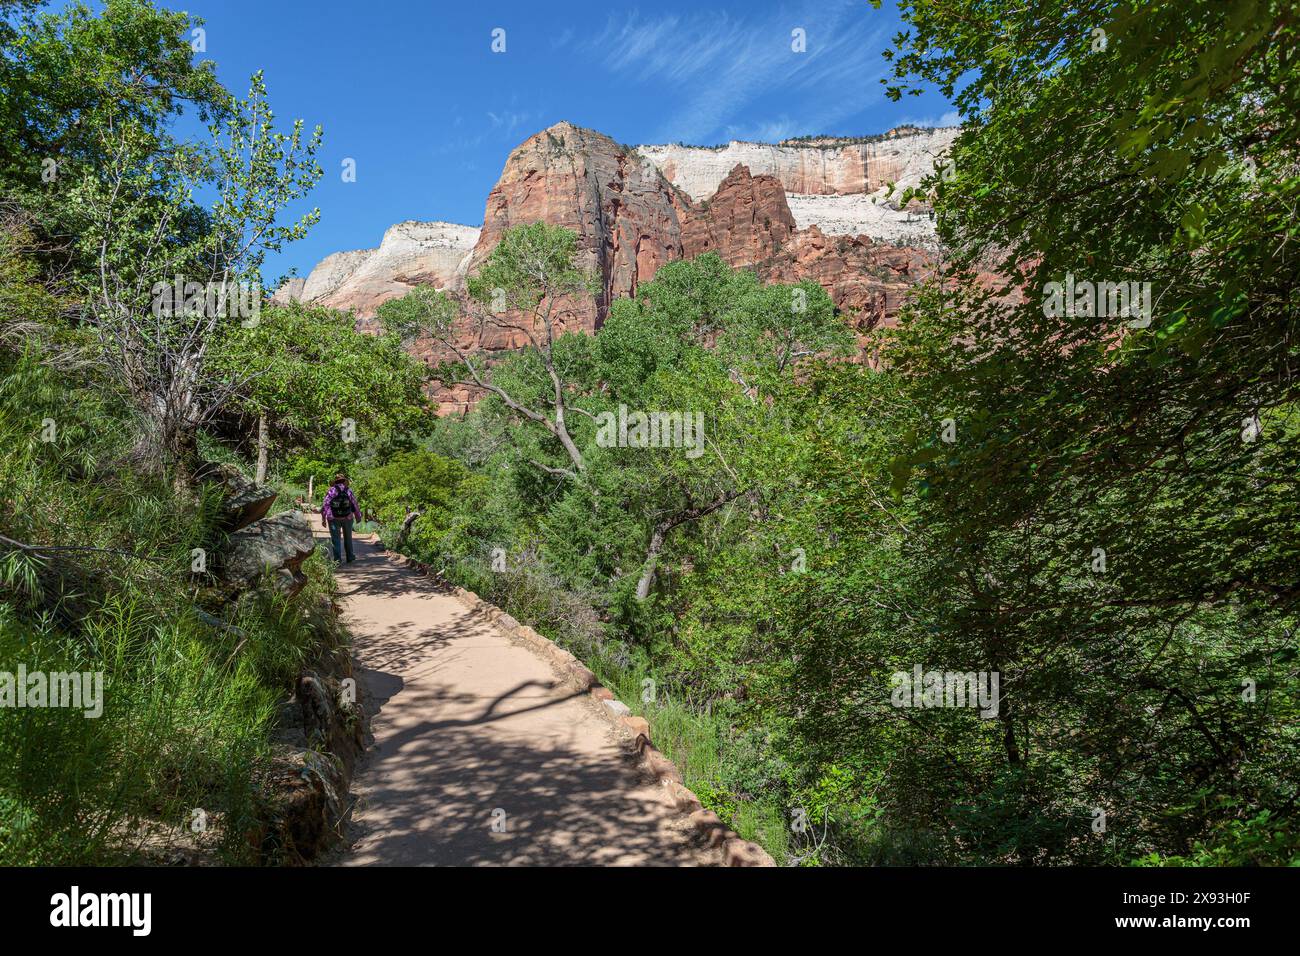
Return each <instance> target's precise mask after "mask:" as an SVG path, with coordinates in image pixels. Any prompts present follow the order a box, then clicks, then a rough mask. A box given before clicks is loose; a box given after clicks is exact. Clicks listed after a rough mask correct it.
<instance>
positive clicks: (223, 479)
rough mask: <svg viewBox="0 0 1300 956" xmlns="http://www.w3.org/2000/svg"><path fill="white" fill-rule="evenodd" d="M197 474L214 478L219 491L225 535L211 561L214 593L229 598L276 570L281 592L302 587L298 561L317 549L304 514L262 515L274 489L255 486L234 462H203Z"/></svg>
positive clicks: (300, 564) (204, 478)
mask: <svg viewBox="0 0 1300 956" xmlns="http://www.w3.org/2000/svg"><path fill="white" fill-rule="evenodd" d="M199 478H200V479H203V480H207V481H213V482H216V483H217V484H219V485H220V486H221V488H222V492H223V497H222V502H221V516H220V524H221V527H222V530H224V531H225V532H226V533H227V534H228V535H229V540H228V541H227V543H226V546H225V548H224V549H223V550H222V552H221V553H220V554H218V555H215V560H214V562H213V564H214V566H213V568H212V571H213V573H214V575H215V580H216V582H217V584H218V587H217V592H216V593H218V594H219V595H220V596H221V598H222V599H224V600H229V599H230V598H231V597H233V596H234V595H237V594H238V593H239V592H240V591H243V590H246V589H248V588H250V587H254V586H255V585H256V584H257V582H258V581H259V580H260V579H261V577H262V575H263V574H264V573H265V572H267V571H272V572H274V573H275V583H276V586H277V587H279V588H280V589H281V590H282V591H284V592H285V593H286V594H288V595H290V596H292V595H294V594H297V593H298V592H299V591H301V590H302V588H303V585H305V584H306V583H307V579H306V577H304V576H303V573H302V570H301V568H302V563H303V562H304V561H306V560H307V559H308V558H309V557H311V555H312V552H313V551H315V549H316V541H315V539H314V538H313V537H312V534H311V524H310V523H309V522H308V520H307V516H306V515H305V514H303V513H302V512H301V511H286V512H283V513H281V514H278V515H272V516H270V517H267V513H268V512H269V511H270V510H271V505H272V504H274V503H275V499H276V492H274V491H271V490H270V489H268V488H263V487H259V486H258V485H255V484H254V483H253V482H251V481H249V480H248V479H247V478H245V477H244V476H243V475H242V474H241V473H240V472H239V469H238V468H236V467H234V466H233V465H214V464H206V465H204V466H203V467H202V468H200V470H199Z"/></svg>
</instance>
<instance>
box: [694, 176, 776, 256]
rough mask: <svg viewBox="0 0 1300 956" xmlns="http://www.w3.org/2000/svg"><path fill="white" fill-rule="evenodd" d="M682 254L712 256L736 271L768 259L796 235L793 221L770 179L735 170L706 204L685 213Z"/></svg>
mask: <svg viewBox="0 0 1300 956" xmlns="http://www.w3.org/2000/svg"><path fill="white" fill-rule="evenodd" d="M683 219H684V220H685V221H684V224H683V225H682V253H683V255H684V256H685V257H686V258H687V259H694V258H695V257H696V256H698V255H702V254H704V253H706V252H716V253H717V254H718V255H720V256H721V257H722V258H723V259H725V260H726V261H727V263H728V264H730V265H732V266H734V267H737V268H740V267H744V266H751V265H754V264H755V263H758V262H761V261H763V260H764V259H769V258H771V257H772V256H775V255H776V254H777V253H778V252H780V251H781V248H782V247H783V246H785V245H786V244H787V243H788V242H789V241H790V237H791V236H792V235H793V234H794V231H795V224H794V216H792V215H791V214H790V206H789V204H787V203H786V201H785V190H783V189H782V188H781V183H780V182H778V181H777V179H776V177H774V176H752V175H750V171H749V169H748V167H745V166H737V167H736V168H735V169H733V170H732V171H731V172H730V173H729V174H728V175H727V178H726V179H724V180H722V182H721V183H720V184H719V185H718V189H717V191H716V192H715V193H714V194H713V196H712V197H711V198H710V199H709V201H708V202H706V203H701V204H699V205H698V206H691V207H688V208H687V209H685V210H684V215H683Z"/></svg>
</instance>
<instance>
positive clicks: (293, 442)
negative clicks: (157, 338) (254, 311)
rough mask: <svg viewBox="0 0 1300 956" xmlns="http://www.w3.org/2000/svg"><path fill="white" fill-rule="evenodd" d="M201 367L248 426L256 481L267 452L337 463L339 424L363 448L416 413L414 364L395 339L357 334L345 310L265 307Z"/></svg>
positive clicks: (419, 404)
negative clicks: (222, 385)
mask: <svg viewBox="0 0 1300 956" xmlns="http://www.w3.org/2000/svg"><path fill="white" fill-rule="evenodd" d="M209 361H210V366H211V372H212V374H213V376H214V377H216V378H218V379H220V380H221V381H223V382H227V383H229V384H230V386H231V387H232V388H233V389H234V392H233V394H232V397H231V400H230V402H229V405H230V406H232V410H235V411H238V412H240V413H241V414H242V415H244V416H247V419H249V420H251V421H252V422H253V427H254V428H255V439H254V446H255V447H256V449H257V465H256V471H255V474H254V480H255V481H257V483H259V484H261V483H262V482H263V481H265V480H266V474H267V469H268V467H269V465H270V459H271V455H272V453H273V452H274V451H277V450H278V451H280V452H284V451H289V450H297V449H306V448H312V449H315V450H316V451H317V452H318V453H319V454H320V455H321V456H325V457H330V456H337V454H338V453H339V450H340V449H341V447H342V446H343V445H344V444H345V439H344V437H343V432H344V425H345V423H349V422H350V423H351V425H352V426H353V428H354V430H355V433H356V434H355V435H354V436H353V437H355V438H356V440H357V441H358V442H359V443H360V444H362V445H366V444H370V443H371V441H372V440H373V439H376V438H377V437H378V436H381V435H384V434H387V433H389V432H391V431H393V430H401V429H405V428H409V427H410V426H412V425H414V424H415V422H416V421H417V420H418V419H419V418H421V417H422V416H423V415H424V414H426V411H425V404H426V403H425V400H424V398H423V396H422V395H421V392H420V385H421V383H422V381H423V373H424V368H423V366H422V365H421V364H420V363H419V361H418V360H417V359H415V358H414V357H412V356H411V355H409V354H408V353H407V352H405V351H404V350H403V348H402V343H401V341H400V340H399V339H398V338H397V337H396V336H394V335H372V334H369V333H366V332H361V331H358V329H357V327H356V320H355V319H354V318H353V316H352V314H351V313H345V312H337V311H334V310H332V309H325V308H321V307H315V306H310V305H304V304H302V303H298V302H291V303H288V304H286V305H283V306H276V307H272V308H268V309H266V310H264V311H263V312H262V314H261V316H260V320H259V321H258V322H257V323H256V324H255V325H252V326H249V327H244V326H243V325H237V326H236V327H234V328H232V329H230V330H229V331H228V332H227V333H226V334H225V335H223V336H221V337H220V338H219V340H218V341H217V342H216V344H215V346H214V348H213V351H212V352H211V354H210V356H209Z"/></svg>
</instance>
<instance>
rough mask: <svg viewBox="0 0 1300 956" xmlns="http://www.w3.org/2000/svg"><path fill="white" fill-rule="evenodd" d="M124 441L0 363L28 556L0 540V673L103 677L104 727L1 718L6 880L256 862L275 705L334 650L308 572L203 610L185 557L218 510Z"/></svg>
mask: <svg viewBox="0 0 1300 956" xmlns="http://www.w3.org/2000/svg"><path fill="white" fill-rule="evenodd" d="M51 421H52V422H53V423H54V426H55V429H54V433H53V434H54V436H55V437H54V440H53V441H46V440H42V438H43V436H42V431H43V427H44V425H48V423H49V422H51ZM49 434H50V433H49V431H48V429H46V430H45V434H44V437H48V436H49ZM132 442H133V421H132V417H131V414H130V413H129V412H128V411H126V410H125V408H124V407H122V406H119V405H117V404H116V403H115V402H114V401H113V400H112V398H111V397H109V395H108V393H107V392H106V391H105V390H104V389H102V388H99V387H95V386H94V385H93V384H88V383H82V382H77V383H73V382H67V381H61V380H60V379H59V378H58V377H57V376H56V375H55V374H54V373H52V372H50V371H49V370H48V369H47V368H45V367H43V366H41V365H40V364H39V363H38V362H36V361H35V360H34V359H32V358H30V357H14V356H7V357H6V356H5V355H4V354H3V353H0V489H3V490H2V491H0V494H3V496H4V498H5V499H6V500H5V501H3V502H0V534H3V535H4V536H5V537H6V538H8V539H10V541H11V542H23V543H25V544H28V545H32V546H34V547H33V548H27V549H24V548H20V547H18V546H17V545H15V544H12V543H10V544H3V543H0V585H3V586H4V590H3V592H0V672H8V673H16V672H17V671H18V669H19V666H20V665H21V666H23V667H25V668H26V670H27V671H28V672H32V671H46V672H49V671H58V672H72V671H76V672H102V673H103V674H104V679H105V688H104V708H103V713H102V715H100V716H98V717H86V716H84V714H83V712H82V711H81V710H74V709H69V708H53V707H43V708H22V709H20V708H16V707H0V864H5V865H26V864H44V865H64V864H104V863H110V864H111V863H129V862H133V861H141V860H156V859H159V858H160V856H161V855H162V854H163V853H165V852H167V851H168V850H169V849H170V848H173V847H193V846H196V845H197V846H201V847H203V848H204V849H205V850H206V851H208V852H211V853H214V854H215V855H216V858H217V859H219V860H224V861H227V862H250V861H252V860H253V859H254V850H253V847H252V845H251V843H250V834H251V833H253V832H254V831H255V830H256V828H257V824H258V822H259V819H260V818H261V816H262V815H264V812H265V809H266V805H267V799H268V796H269V795H268V794H267V793H265V792H264V791H263V784H262V782H261V781H262V780H263V779H264V776H265V775H264V773H263V771H264V770H265V769H266V768H267V766H268V761H269V759H270V743H269V740H270V737H271V729H272V725H273V721H274V717H275V713H276V710H277V707H278V706H279V705H280V704H281V703H282V702H283V701H284V700H286V699H287V697H288V695H289V694H290V693H291V692H292V687H293V683H294V680H295V678H296V676H297V674H298V673H299V670H300V668H301V667H302V665H303V664H304V663H305V662H306V661H307V660H309V659H310V658H311V657H312V656H313V655H315V654H317V653H319V652H320V651H321V650H322V649H328V648H329V647H331V646H333V645H335V644H337V643H339V642H340V641H341V640H342V638H341V635H340V634H339V632H338V630H337V627H336V625H335V624H334V622H333V617H332V615H331V614H330V613H329V610H328V601H324V602H322V601H321V598H323V597H326V596H328V595H329V593H330V591H331V589H332V587H333V582H332V579H331V578H330V573H329V571H328V569H327V568H326V566H325V562H324V561H322V560H321V559H320V558H317V557H313V558H312V559H311V560H309V561H308V562H307V564H306V565H305V570H306V571H307V574H308V579H309V584H308V586H307V588H306V590H305V591H304V593H303V594H302V595H300V596H299V597H298V598H297V599H295V600H292V601H290V600H287V599H285V598H284V597H283V596H281V595H279V594H276V593H274V592H273V591H271V590H268V589H264V590H260V591H255V592H249V593H247V594H245V595H243V596H242V597H241V598H239V599H238V600H237V601H235V602H234V603H231V604H226V605H220V604H218V603H214V601H213V599H211V598H210V597H208V596H206V595H207V594H208V592H206V591H205V589H204V583H205V582H204V579H203V578H202V577H200V576H196V575H194V574H192V573H191V550H192V549H194V548H204V549H207V550H208V551H209V552H211V551H213V550H214V549H216V548H219V547H220V545H221V542H222V533H221V531H220V530H219V528H218V526H217V522H216V516H217V508H218V497H217V495H216V493H215V492H212V491H206V492H198V493H194V492H189V491H181V492H177V491H176V490H175V489H174V488H173V486H172V484H171V483H170V482H169V481H168V480H167V479H166V478H165V477H163V476H158V477H150V476H148V475H145V474H141V473H139V472H138V471H137V470H136V469H135V468H134V467H133V466H132V459H131V448H132ZM60 549H62V550H60ZM205 603H206V604H207V606H206V607H205V608H204V609H205V610H206V611H207V613H208V614H212V615H214V616H216V617H219V618H221V619H223V620H224V621H225V622H226V624H227V625H229V626H212V625H211V623H210V619H208V622H205V620H204V619H203V618H202V617H201V616H200V614H199V613H198V612H197V606H199V605H204V604H205ZM198 821H201V822H202V823H203V824H204V827H203V832H202V833H196V832H195V826H196V823H197V822H198Z"/></svg>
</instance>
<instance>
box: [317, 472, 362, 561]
mask: <svg viewBox="0 0 1300 956" xmlns="http://www.w3.org/2000/svg"><path fill="white" fill-rule="evenodd" d="M360 517H361V509H360V508H358V507H357V497H356V495H354V494H353V493H352V489H351V488H349V487H348V476H347V475H345V474H343V472H341V471H340V472H339V473H338V474H337V475H335V476H334V484H332V485H331V486H330V490H329V491H327V492H325V500H324V501H323V502H322V503H321V506H320V523H321V524H322V525H323V526H324V527H327V528H329V530H330V544H332V545H333V546H334V563H335V564H341V563H342V561H343V555H342V552H341V551H340V550H339V535H340V533H341V534H342V535H343V550H344V551H346V552H347V556H348V563H349V564H351V563H352V561H353V560H354V558H355V555H353V553H352V522H353V521H355V520H356V519H357V518H360Z"/></svg>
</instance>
